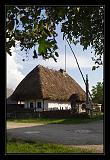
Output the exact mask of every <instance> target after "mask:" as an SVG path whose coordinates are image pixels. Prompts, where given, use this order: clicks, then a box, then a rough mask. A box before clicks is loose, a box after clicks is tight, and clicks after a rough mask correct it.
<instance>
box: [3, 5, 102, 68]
mask: <svg viewBox="0 0 110 160" xmlns="http://www.w3.org/2000/svg"><path fill="white" fill-rule="evenodd" d="M58 24H60V25H61V32H62V33H63V37H62V38H64V37H66V38H67V39H68V40H69V42H70V43H72V44H75V45H76V44H78V43H80V44H81V45H82V46H83V49H87V48H88V47H89V46H91V48H93V49H94V51H95V55H94V56H95V58H94V57H92V59H93V61H94V62H95V66H93V69H95V68H96V67H99V66H100V65H102V59H101V58H102V55H103V53H104V7H103V6H81V7H74V6H63V7H47V6H45V7H39V6H34V5H33V6H6V52H7V53H8V54H9V55H11V51H10V49H11V47H12V46H14V47H15V45H16V42H19V43H20V47H21V51H22V50H25V51H26V54H27V50H29V49H31V48H33V58H37V57H38V56H42V57H43V58H44V59H48V58H53V59H54V60H55V61H57V57H58V56H59V55H58V53H57V51H56V50H57V49H58V46H57V41H56V37H57V33H56V26H57V25H58ZM36 45H38V51H36Z"/></svg>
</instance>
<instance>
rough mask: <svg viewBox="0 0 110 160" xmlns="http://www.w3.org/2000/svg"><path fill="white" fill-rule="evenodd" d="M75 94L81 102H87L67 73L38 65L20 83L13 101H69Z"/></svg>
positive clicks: (77, 85)
mask: <svg viewBox="0 0 110 160" xmlns="http://www.w3.org/2000/svg"><path fill="white" fill-rule="evenodd" d="M74 94H78V96H79V98H80V100H81V101H85V92H84V90H83V89H82V88H81V87H80V86H79V84H78V83H77V82H76V81H75V80H74V79H72V78H71V77H70V76H69V75H68V74H67V73H66V72H65V73H63V70H59V71H56V70H53V69H48V68H45V67H43V66H41V65H38V66H36V67H35V68H34V69H33V70H32V71H31V72H30V73H29V74H28V75H27V76H26V77H25V78H24V79H23V80H22V81H21V82H20V84H19V85H18V86H17V88H16V89H15V91H14V92H13V94H12V96H11V99H14V100H26V99H31V100H32V99H33V100H34V99H50V100H58V101H69V100H70V98H71V97H74Z"/></svg>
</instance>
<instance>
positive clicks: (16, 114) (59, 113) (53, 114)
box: [7, 104, 87, 119]
mask: <svg viewBox="0 0 110 160" xmlns="http://www.w3.org/2000/svg"><path fill="white" fill-rule="evenodd" d="M10 106H11V105H10ZM8 107H9V105H8V106H7V108H8ZM14 107H15V108H14ZM40 117H41V118H72V117H87V114H86V113H80V114H79V113H72V112H71V110H53V111H42V112H35V111H34V110H33V109H25V108H23V105H20V104H18V105H15V104H14V105H12V106H11V107H10V108H8V109H7V119H10V118H14V119H26V118H40Z"/></svg>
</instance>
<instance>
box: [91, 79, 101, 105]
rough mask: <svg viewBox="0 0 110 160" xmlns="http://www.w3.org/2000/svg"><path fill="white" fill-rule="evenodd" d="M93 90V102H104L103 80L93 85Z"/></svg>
mask: <svg viewBox="0 0 110 160" xmlns="http://www.w3.org/2000/svg"><path fill="white" fill-rule="evenodd" d="M91 91H92V100H93V102H95V103H100V104H103V82H102V83H101V82H97V85H96V86H93V87H92V90H91Z"/></svg>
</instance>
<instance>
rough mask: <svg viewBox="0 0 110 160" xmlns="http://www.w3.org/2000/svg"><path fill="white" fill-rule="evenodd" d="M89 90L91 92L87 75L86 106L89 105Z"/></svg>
mask: <svg viewBox="0 0 110 160" xmlns="http://www.w3.org/2000/svg"><path fill="white" fill-rule="evenodd" d="M88 90H89V84H88V75H87V74H86V104H88V103H89V96H88Z"/></svg>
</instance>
